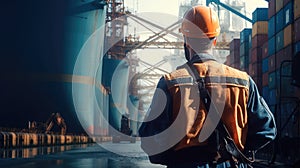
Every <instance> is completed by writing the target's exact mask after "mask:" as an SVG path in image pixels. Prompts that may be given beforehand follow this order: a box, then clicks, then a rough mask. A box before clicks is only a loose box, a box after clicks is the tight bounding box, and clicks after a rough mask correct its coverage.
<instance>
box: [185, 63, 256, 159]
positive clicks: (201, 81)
mask: <svg viewBox="0 0 300 168" xmlns="http://www.w3.org/2000/svg"><path fill="white" fill-rule="evenodd" d="M187 65H188V66H189V68H190V70H191V71H192V73H193V75H192V76H193V78H194V80H195V81H196V82H197V84H198V89H199V96H200V98H201V100H202V102H203V103H204V104H205V110H206V111H207V112H208V111H209V108H213V111H215V112H217V108H216V106H215V104H214V102H213V101H212V100H211V96H210V93H209V92H208V90H207V89H206V87H205V77H200V75H199V72H198V71H197V69H196V68H195V67H194V65H193V63H192V62H190V61H189V62H187ZM220 122H221V123H219V124H218V127H217V129H219V130H220V131H221V132H223V133H224V134H225V137H223V138H224V141H225V149H226V151H227V152H228V153H230V154H231V155H232V156H233V157H234V158H232V159H231V162H234V163H235V164H237V162H238V161H241V162H243V163H246V164H251V163H253V162H254V161H255V157H254V155H253V156H252V158H251V159H249V158H248V157H246V156H245V155H244V154H243V153H242V152H241V151H240V150H239V149H238V147H237V146H236V144H235V143H234V141H233V138H232V137H231V135H230V134H229V132H228V130H227V128H226V126H225V125H224V123H223V122H222V120H221V121H220Z"/></svg>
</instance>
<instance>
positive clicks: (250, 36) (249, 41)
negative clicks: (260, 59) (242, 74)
mask: <svg viewBox="0 0 300 168" xmlns="http://www.w3.org/2000/svg"><path fill="white" fill-rule="evenodd" d="M248 43H249V47H248V48H249V49H251V48H252V35H251V34H249V35H248ZM249 51H250V50H249Z"/></svg>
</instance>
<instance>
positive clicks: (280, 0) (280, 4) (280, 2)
mask: <svg viewBox="0 0 300 168" xmlns="http://www.w3.org/2000/svg"><path fill="white" fill-rule="evenodd" d="M275 6H276V7H275V8H276V13H278V11H279V10H280V9H282V7H283V0H276V4H275Z"/></svg>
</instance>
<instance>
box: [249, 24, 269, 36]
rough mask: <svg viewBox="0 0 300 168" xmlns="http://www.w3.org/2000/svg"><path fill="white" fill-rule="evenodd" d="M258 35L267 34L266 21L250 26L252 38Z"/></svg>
mask: <svg viewBox="0 0 300 168" xmlns="http://www.w3.org/2000/svg"><path fill="white" fill-rule="evenodd" d="M258 34H266V35H267V34H268V21H258V22H255V23H254V24H253V25H252V38H253V37H254V36H256V35H258Z"/></svg>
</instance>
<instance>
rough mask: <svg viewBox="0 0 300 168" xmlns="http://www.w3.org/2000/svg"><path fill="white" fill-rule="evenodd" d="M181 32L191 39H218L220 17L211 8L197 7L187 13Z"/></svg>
mask: <svg viewBox="0 0 300 168" xmlns="http://www.w3.org/2000/svg"><path fill="white" fill-rule="evenodd" d="M180 31H181V33H182V34H183V35H184V36H186V37H191V38H213V37H216V36H218V35H219V34H220V24H219V18H218V15H217V13H216V12H214V11H213V10H212V9H211V8H210V7H207V6H200V5H199V6H195V7H193V8H191V9H190V10H188V11H187V12H186V13H185V15H184V17H183V21H182V24H181V28H180Z"/></svg>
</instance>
